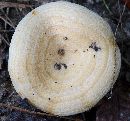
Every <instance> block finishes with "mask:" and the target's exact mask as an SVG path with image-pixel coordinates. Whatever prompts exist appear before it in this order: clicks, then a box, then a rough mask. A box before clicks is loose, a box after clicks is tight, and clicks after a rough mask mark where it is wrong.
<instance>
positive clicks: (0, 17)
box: [0, 16, 15, 29]
mask: <svg viewBox="0 0 130 121" xmlns="http://www.w3.org/2000/svg"><path fill="white" fill-rule="evenodd" d="M0 19H2V20H3V21H4V22H6V23H7V24H8V25H10V26H11V27H12V28H14V29H15V26H14V25H12V24H11V23H10V22H8V21H7V20H6V19H5V18H3V17H2V16H0Z"/></svg>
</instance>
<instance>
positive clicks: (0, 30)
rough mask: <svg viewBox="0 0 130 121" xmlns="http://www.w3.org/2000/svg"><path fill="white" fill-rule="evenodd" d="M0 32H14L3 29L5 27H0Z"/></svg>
mask: <svg viewBox="0 0 130 121" xmlns="http://www.w3.org/2000/svg"><path fill="white" fill-rule="evenodd" d="M0 32H1V33H2V32H3V33H8V32H14V30H5V29H3V30H2V29H0Z"/></svg>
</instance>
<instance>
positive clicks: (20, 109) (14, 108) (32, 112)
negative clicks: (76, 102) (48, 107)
mask: <svg viewBox="0 0 130 121" xmlns="http://www.w3.org/2000/svg"><path fill="white" fill-rule="evenodd" d="M0 107H4V108H8V109H10V110H12V109H13V110H17V111H19V112H22V113H28V114H32V115H40V116H50V117H58V118H61V119H67V120H71V121H76V120H77V119H72V118H67V117H61V116H55V115H53V114H49V113H41V112H35V111H29V110H27V109H23V108H20V107H16V106H11V105H6V104H4V103H0ZM78 121H82V120H81V119H78Z"/></svg>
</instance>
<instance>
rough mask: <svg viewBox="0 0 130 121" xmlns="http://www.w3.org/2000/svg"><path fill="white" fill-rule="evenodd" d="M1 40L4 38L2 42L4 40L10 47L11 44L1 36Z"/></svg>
mask: <svg viewBox="0 0 130 121" xmlns="http://www.w3.org/2000/svg"><path fill="white" fill-rule="evenodd" d="M1 38H2V40H4V42H5V43H6V44H7V45H8V46H10V44H9V42H8V41H7V40H6V39H5V38H4V37H3V36H2V35H1Z"/></svg>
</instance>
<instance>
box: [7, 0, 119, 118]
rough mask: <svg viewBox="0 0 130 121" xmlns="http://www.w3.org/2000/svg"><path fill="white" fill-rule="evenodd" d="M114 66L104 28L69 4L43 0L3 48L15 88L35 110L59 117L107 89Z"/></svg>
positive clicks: (113, 48)
mask: <svg viewBox="0 0 130 121" xmlns="http://www.w3.org/2000/svg"><path fill="white" fill-rule="evenodd" d="M34 13H35V14H34ZM45 33H46V34H45ZM59 48H60V49H59ZM45 60H46V61H45ZM120 65H121V59H120V51H119V48H118V46H117V44H116V42H115V38H114V35H113V33H112V31H111V28H110V26H109V25H108V24H107V23H106V22H105V21H104V20H103V18H101V17H100V16H99V15H97V14H96V13H94V12H92V11H90V10H88V9H87V8H85V7H83V6H80V5H77V4H74V3H70V2H63V1H58V2H51V3H47V4H45V5H41V6H40V7H38V8H36V9H34V10H33V11H32V12H30V13H28V14H27V15H26V16H25V17H24V18H23V19H22V20H21V21H20V23H19V24H18V26H17V28H16V30H15V33H14V35H13V37H12V40H11V45H10V49H9V61H8V70H9V74H10V77H11V80H12V83H13V86H14V88H15V89H16V91H17V92H18V93H20V94H21V96H22V98H27V99H28V100H29V101H30V102H31V103H32V104H33V105H35V106H36V107H38V108H39V109H41V110H43V111H45V112H47V113H51V114H54V115H60V116H68V115H74V114H77V113H81V112H84V111H87V110H89V109H90V108H92V107H93V106H94V105H96V104H97V103H98V101H99V100H100V99H102V97H103V96H104V95H105V94H106V93H107V92H108V91H109V90H110V88H112V86H113V84H114V83H115V81H116V79H117V77H118V74H119V70H120ZM34 93H35V95H34Z"/></svg>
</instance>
